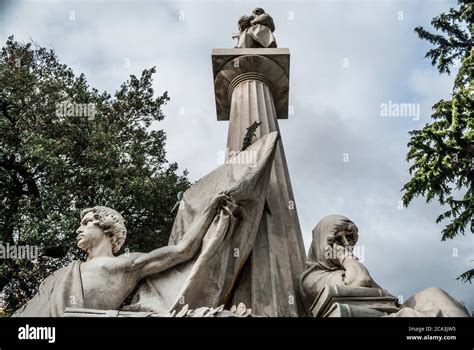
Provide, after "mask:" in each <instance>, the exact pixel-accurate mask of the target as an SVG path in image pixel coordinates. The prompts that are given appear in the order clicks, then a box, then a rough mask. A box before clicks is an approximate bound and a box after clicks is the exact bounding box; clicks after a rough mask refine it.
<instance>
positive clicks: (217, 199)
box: [209, 192, 230, 212]
mask: <svg viewBox="0 0 474 350" xmlns="http://www.w3.org/2000/svg"><path fill="white" fill-rule="evenodd" d="M228 200H230V197H229V196H228V195H227V194H226V193H225V192H220V193H218V194H217V195H215V196H214V198H212V200H211V203H210V204H209V210H210V211H212V212H215V211H217V209H218V208H219V206H220V205H222V204H223V203H224V202H225V201H228Z"/></svg>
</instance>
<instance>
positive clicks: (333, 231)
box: [300, 214, 469, 317]
mask: <svg viewBox="0 0 474 350" xmlns="http://www.w3.org/2000/svg"><path fill="white" fill-rule="evenodd" d="M358 238H359V236H358V229H357V226H356V225H355V224H354V223H353V222H352V221H351V220H349V219H348V218H346V217H344V216H342V215H337V214H335V215H329V216H326V217H325V218H323V219H322V220H321V221H320V222H319V223H318V224H317V225H316V227H315V228H314V230H313V242H312V243H311V247H310V249H309V252H308V257H307V260H306V270H305V271H304V272H303V274H302V275H301V280H300V286H301V287H300V290H301V293H302V296H303V298H304V300H305V301H306V303H307V305H308V304H309V303H312V305H311V306H310V307H309V309H310V311H311V313H312V315H313V316H315V317H377V316H391V317H443V316H446V317H468V316H469V313H468V311H467V309H466V308H465V306H464V305H463V303H461V302H459V301H457V300H455V299H454V298H453V297H451V296H450V295H449V294H448V293H446V292H445V291H443V290H442V289H439V288H429V289H426V290H424V291H421V292H419V293H416V294H415V295H414V296H412V297H411V298H410V299H408V300H407V301H406V302H405V303H404V304H403V305H401V306H400V305H398V302H397V299H396V298H395V297H394V296H392V295H390V294H389V293H388V292H387V291H386V290H385V289H383V288H381V287H380V286H379V285H378V284H377V283H375V281H374V280H373V279H372V277H371V276H370V274H369V271H368V270H367V268H366V267H365V266H364V265H363V264H362V263H361V262H359V261H358V259H357V258H355V257H354V256H353V254H352V249H353V247H354V245H355V244H356V243H357V240H358Z"/></svg>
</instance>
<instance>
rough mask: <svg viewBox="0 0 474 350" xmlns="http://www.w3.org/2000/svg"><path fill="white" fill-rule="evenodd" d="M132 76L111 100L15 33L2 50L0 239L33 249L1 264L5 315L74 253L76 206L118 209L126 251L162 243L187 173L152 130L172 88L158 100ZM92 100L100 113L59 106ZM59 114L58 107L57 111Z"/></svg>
mask: <svg viewBox="0 0 474 350" xmlns="http://www.w3.org/2000/svg"><path fill="white" fill-rule="evenodd" d="M153 73H155V68H151V69H145V70H144V71H143V72H142V74H141V76H140V77H136V76H133V75H131V76H130V80H128V81H126V82H125V83H123V84H122V85H121V87H120V89H118V90H117V91H116V92H115V94H114V96H111V95H110V94H108V93H107V92H102V93H99V91H98V90H97V89H95V88H91V87H90V86H89V85H88V83H87V81H86V79H85V77H84V75H82V74H81V75H80V76H78V77H77V76H75V75H74V73H73V71H72V70H71V69H70V68H68V67H67V66H66V65H64V64H61V63H59V61H58V59H57V57H56V55H55V53H54V52H53V51H52V50H46V49H45V48H42V47H39V46H38V45H37V44H36V43H34V42H29V43H26V44H23V43H19V42H16V41H15V40H14V38H13V37H10V38H9V39H8V41H7V42H6V45H5V46H4V47H3V48H2V51H1V55H0V198H2V200H1V206H0V240H1V241H2V242H3V244H6V243H10V244H18V245H26V244H28V245H35V246H38V247H39V253H40V254H39V255H40V257H39V258H38V259H37V260H36V261H35V260H34V261H31V260H21V259H16V260H12V259H3V260H0V290H2V289H3V290H2V292H3V294H4V298H5V302H6V310H7V312H8V313H10V312H12V311H13V310H15V309H16V308H18V307H19V306H20V305H21V304H22V303H23V302H25V301H26V300H27V299H28V298H30V297H31V296H32V295H34V293H35V291H36V289H37V287H38V284H39V282H40V281H41V280H42V279H43V278H44V277H45V276H46V275H48V274H49V273H51V271H53V270H56V269H57V268H59V267H61V266H64V265H65V264H67V263H69V262H70V261H71V260H73V259H79V258H83V257H84V256H83V255H82V254H83V253H81V252H80V251H79V249H78V248H76V246H75V236H76V234H75V230H76V228H77V226H78V224H79V215H80V210H82V209H84V208H87V207H91V206H94V205H105V206H109V207H112V208H114V209H116V210H118V211H119V212H121V213H122V215H123V216H124V218H125V221H126V225H127V229H128V235H127V241H126V242H125V245H124V246H123V248H122V251H123V250H125V249H129V250H130V251H150V250H152V249H154V248H157V247H159V246H161V245H163V244H165V243H166V241H167V238H168V235H169V233H170V231H171V227H172V224H173V219H174V217H173V214H172V213H171V211H170V208H172V206H173V204H174V203H175V201H176V200H175V198H176V193H178V192H180V191H185V190H186V189H187V188H188V187H189V185H190V184H189V181H188V180H187V178H186V175H187V173H186V172H185V173H184V174H182V175H178V174H177V168H178V166H177V164H176V163H171V164H170V163H168V162H167V160H166V158H165V140H166V135H165V133H164V132H163V131H162V130H152V128H150V126H151V124H152V123H153V122H154V121H160V120H162V119H163V118H164V116H163V114H162V112H161V106H162V105H163V104H165V103H166V102H167V101H168V100H169V98H168V96H167V93H164V94H163V95H162V96H159V97H157V98H155V97H154V90H153V88H152V75H153ZM68 102H71V103H76V104H83V105H86V104H90V105H89V106H94V109H95V114H93V115H91V114H90V113H89V114H88V115H86V116H84V115H77V114H81V113H75V114H76V115H72V116H71V115H67V113H66V115H65V114H64V113H61V111H60V110H58V106H60V104H61V103H68ZM58 111H59V112H58Z"/></svg>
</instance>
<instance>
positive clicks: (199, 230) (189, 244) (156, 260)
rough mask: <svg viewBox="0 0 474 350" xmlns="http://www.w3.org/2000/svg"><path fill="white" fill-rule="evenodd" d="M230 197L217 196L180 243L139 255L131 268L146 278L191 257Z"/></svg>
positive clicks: (224, 195) (221, 194)
mask: <svg viewBox="0 0 474 350" xmlns="http://www.w3.org/2000/svg"><path fill="white" fill-rule="evenodd" d="M228 199H229V197H228V196H227V195H226V194H223V193H220V194H218V195H217V196H215V197H214V198H213V199H212V200H211V203H210V204H209V206H208V207H207V208H206V210H205V211H204V213H203V214H202V215H201V217H200V218H199V219H198V220H197V221H196V222H195V223H194V225H193V226H192V227H191V229H190V230H189V231H188V232H186V234H185V235H184V238H183V239H182V240H181V241H180V242H179V243H178V244H176V245H174V246H166V247H161V248H158V249H155V250H153V251H151V252H150V253H146V254H142V255H141V256H138V257H137V258H136V259H134V260H133V262H132V266H131V268H132V269H134V270H136V271H137V272H138V274H139V277H140V278H144V277H147V276H150V275H153V274H156V273H160V272H163V271H165V270H167V269H169V268H170V267H173V266H175V265H178V264H180V263H182V262H184V261H187V260H189V259H191V258H192V257H193V256H194V255H195V254H196V252H197V251H198V249H199V248H200V247H201V243H202V239H203V238H204V235H205V233H206V232H207V229H208V228H209V226H210V224H211V223H212V220H213V219H214V217H215V216H216V214H217V209H218V207H219V204H220V203H221V202H222V201H224V200H228Z"/></svg>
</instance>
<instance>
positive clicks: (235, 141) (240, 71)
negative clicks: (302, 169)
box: [213, 49, 305, 316]
mask: <svg viewBox="0 0 474 350" xmlns="http://www.w3.org/2000/svg"><path fill="white" fill-rule="evenodd" d="M213 68H214V84H215V94H216V106H217V118H218V120H229V133H228V138H227V148H228V151H240V150H241V149H242V144H243V140H244V136H245V134H246V131H247V130H246V129H247V128H248V127H249V126H250V125H252V124H253V123H254V122H255V121H258V122H260V123H261V125H260V126H259V127H258V128H257V131H256V136H257V137H261V136H262V135H265V134H267V133H270V132H272V131H280V130H279V127H278V120H277V119H278V118H280V119H282V118H285V119H286V118H287V117H288V84H289V83H288V77H289V74H288V69H289V51H288V49H215V50H213ZM304 259H305V252H304V245H303V239H302V236H301V229H300V224H299V220H298V215H297V211H296V206H295V203H294V197H293V190H292V188H291V181H290V177H289V173H288V166H287V163H286V158H285V152H284V149H283V144H282V142H281V139H280V142H279V145H278V148H277V152H276V154H275V160H274V163H273V166H272V172H271V178H270V183H269V188H268V192H267V195H266V208H265V211H264V214H263V216H262V219H261V224H260V228H259V232H258V234H257V238H256V242H255V247H254V250H253V253H252V255H251V258H250V259H249V260H248V261H247V264H246V267H245V268H244V270H243V271H242V274H241V278H240V280H239V284H238V285H237V286H236V288H235V291H234V294H233V296H232V299H231V300H230V301H229V304H236V303H238V302H243V303H245V304H246V305H247V307H251V308H252V313H254V314H256V315H266V316H301V315H304V309H303V307H302V304H301V302H300V298H299V293H298V278H299V275H300V274H301V272H302V270H303V265H304Z"/></svg>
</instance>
